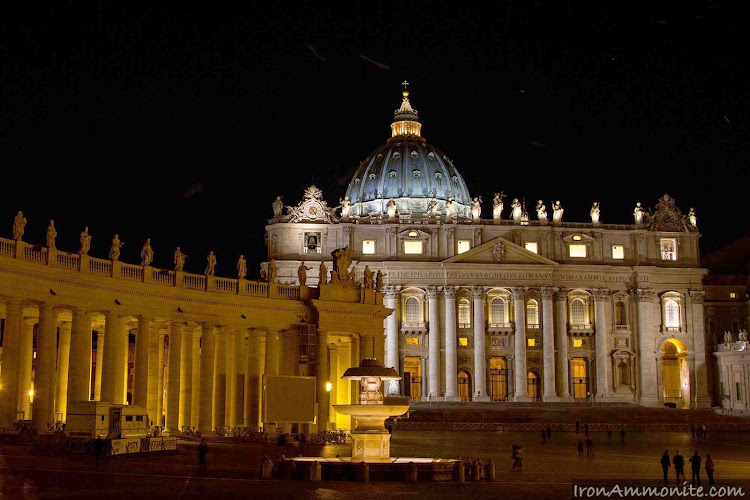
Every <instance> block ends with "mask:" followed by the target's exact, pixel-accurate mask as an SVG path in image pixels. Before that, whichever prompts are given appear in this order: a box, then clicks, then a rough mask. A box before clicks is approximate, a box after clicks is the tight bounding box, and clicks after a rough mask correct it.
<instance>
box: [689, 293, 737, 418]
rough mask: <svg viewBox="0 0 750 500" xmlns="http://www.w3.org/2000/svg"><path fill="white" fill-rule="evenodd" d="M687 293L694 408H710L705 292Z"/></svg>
mask: <svg viewBox="0 0 750 500" xmlns="http://www.w3.org/2000/svg"><path fill="white" fill-rule="evenodd" d="M689 295H690V309H691V312H692V316H693V349H694V351H695V379H696V380H695V394H694V399H695V406H696V408H710V407H711V395H710V394H709V392H708V374H707V368H706V332H705V322H704V318H703V301H704V299H705V298H706V292H704V291H703V290H690V292H689ZM743 385H745V384H743Z"/></svg>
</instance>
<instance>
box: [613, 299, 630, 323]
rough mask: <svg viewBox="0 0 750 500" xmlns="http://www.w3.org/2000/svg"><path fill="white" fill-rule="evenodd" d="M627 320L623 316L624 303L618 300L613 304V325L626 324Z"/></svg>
mask: <svg viewBox="0 0 750 500" xmlns="http://www.w3.org/2000/svg"><path fill="white" fill-rule="evenodd" d="M627 324H628V321H627V318H626V317H625V303H624V302H618V303H616V304H615V325H617V326H624V325H627Z"/></svg>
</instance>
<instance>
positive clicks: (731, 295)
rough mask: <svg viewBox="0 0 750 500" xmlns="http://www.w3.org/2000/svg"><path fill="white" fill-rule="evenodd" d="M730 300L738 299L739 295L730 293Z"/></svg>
mask: <svg viewBox="0 0 750 500" xmlns="http://www.w3.org/2000/svg"><path fill="white" fill-rule="evenodd" d="M729 298H730V299H736V298H737V294H736V293H735V292H729Z"/></svg>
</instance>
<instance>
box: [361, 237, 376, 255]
mask: <svg viewBox="0 0 750 500" xmlns="http://www.w3.org/2000/svg"><path fill="white" fill-rule="evenodd" d="M362 253H363V254H364V255H375V240H362Z"/></svg>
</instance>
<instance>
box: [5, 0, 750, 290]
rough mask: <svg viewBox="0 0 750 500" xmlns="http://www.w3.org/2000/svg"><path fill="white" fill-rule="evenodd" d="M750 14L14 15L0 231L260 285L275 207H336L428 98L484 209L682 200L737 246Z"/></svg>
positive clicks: (224, 9) (610, 211)
mask: <svg viewBox="0 0 750 500" xmlns="http://www.w3.org/2000/svg"><path fill="white" fill-rule="evenodd" d="M741 3H743V2H715V1H710V0H709V1H700V2H699V1H673V2H587V1H576V2H572V1H560V2H547V1H544V2H542V1H528V0H523V1H514V2H483V3H477V2H460V3H459V2H434V3H432V2H418V1H414V2H405V1H401V2H395V3H390V2H367V4H366V7H362V6H357V5H355V4H354V3H351V4H345V5H346V6H345V7H340V8H339V7H336V6H334V3H332V2H295V3H293V4H292V3H284V2H268V3H253V2H247V1H238V2H234V3H232V2H215V1H214V2H205V3H199V2H190V1H188V2H176V1H175V2H165V1H151V2H147V3H144V4H143V5H137V6H136V3H131V2H119V5H115V3H114V2H113V3H109V2H98V1H97V2H94V1H91V2H83V1H66V2H41V3H40V2H4V3H2V6H0V155H1V156H0V161H1V162H2V163H1V164H2V172H3V173H2V180H1V181H0V190H1V191H0V192H1V193H2V196H0V221H4V222H0V234H2V235H3V236H5V237H8V236H9V235H10V233H11V224H12V218H13V215H14V213H15V211H16V210H19V209H21V210H24V213H25V214H26V215H27V217H28V219H29V225H28V226H27V238H26V239H27V241H32V242H42V240H43V234H44V231H45V228H46V226H47V223H48V220H49V219H50V218H54V219H55V221H56V225H57V226H58V230H59V233H60V236H59V238H58V247H61V248H63V249H69V250H71V251H73V250H76V249H77V240H78V233H79V232H80V231H81V229H82V227H83V226H84V225H85V224H88V225H89V226H90V230H91V232H92V234H93V235H94V239H93V250H92V253H93V254H94V255H98V256H102V257H103V256H105V255H106V253H107V249H108V246H109V241H110V240H111V238H112V234H113V233H115V232H118V233H119V234H120V238H121V239H122V240H123V241H125V242H126V245H125V247H124V248H123V260H125V261H130V262H137V261H138V257H137V255H138V254H139V252H140V247H141V245H142V243H143V241H144V239H145V238H146V237H147V236H150V237H151V239H152V244H153V246H154V249H155V251H156V260H155V264H156V265H157V266H168V265H171V263H170V258H171V253H172V251H173V249H174V247H175V246H176V245H178V244H179V245H181V246H182V248H183V250H185V251H186V252H187V253H188V255H189V256H190V257H189V258H188V263H187V264H188V265H187V267H188V270H191V271H197V272H200V271H202V269H203V267H204V264H205V255H206V254H207V252H208V250H209V249H214V250H215V251H216V252H217V255H218V258H219V266H218V271H219V274H223V275H231V274H232V272H233V264H234V261H235V259H236V257H237V255H238V254H239V253H244V254H245V255H246V256H247V257H248V258H249V260H250V265H249V267H250V269H251V275H253V276H255V275H257V269H258V263H259V262H260V261H261V260H263V258H264V256H265V246H264V241H263V240H264V227H263V226H264V224H265V221H266V220H267V218H268V217H270V215H271V208H270V203H271V201H272V200H273V198H274V196H275V195H277V194H282V195H283V196H284V197H285V201H286V202H287V203H288V204H292V203H296V202H297V201H298V200H299V199H300V197H301V195H302V191H303V189H304V188H305V187H307V186H308V185H309V184H310V183H311V182H312V181H314V182H315V183H316V184H317V185H319V186H320V187H322V188H323V190H324V195H325V197H326V199H327V200H328V202H329V204H331V205H335V204H337V203H336V202H337V201H338V199H339V197H340V196H343V194H344V191H345V189H346V184H347V183H348V181H349V177H350V176H351V174H353V172H354V169H355V168H356V166H357V165H358V163H359V162H360V161H361V160H363V159H364V158H365V157H366V156H367V155H369V154H370V152H371V151H372V150H374V149H375V148H376V147H377V146H379V145H381V144H383V143H384V142H385V140H386V139H387V138H388V136H389V134H390V129H389V124H390V122H391V120H392V116H393V115H392V113H393V110H394V109H395V108H396V107H398V105H399V102H400V94H399V92H400V90H401V87H400V85H399V84H400V82H401V81H402V80H404V79H407V80H409V81H410V82H411V86H410V90H411V92H412V94H411V96H412V104H413V105H414V107H415V108H417V109H418V110H419V112H420V118H421V121H422V123H423V135H424V136H425V137H426V138H427V140H428V141H429V142H430V143H431V144H433V145H435V146H437V147H438V148H440V149H442V150H443V151H445V152H446V154H447V155H448V156H449V157H450V158H451V159H452V160H453V161H454V163H455V165H456V166H457V168H458V169H459V170H460V171H461V173H462V174H463V176H464V178H465V179H466V181H467V182H468V184H469V189H470V191H471V192H472V194H473V195H475V194H481V195H482V196H483V198H484V200H485V201H487V202H488V201H489V200H490V198H491V196H492V193H493V192H495V191H500V190H504V191H505V193H506V194H508V195H510V196H511V197H519V198H520V197H524V196H525V197H526V199H527V201H528V203H529V205H533V203H534V201H535V200H537V199H539V198H542V199H544V200H545V201H546V202H547V204H548V208H549V202H550V200H552V199H558V198H559V199H561V200H562V202H563V205H564V206H565V207H566V212H565V218H566V220H568V221H573V220H575V221H586V220H589V217H588V210H589V207H590V206H591V203H592V202H593V201H599V202H601V205H602V220H603V222H605V223H606V222H631V221H632V215H631V214H632V210H633V206H634V205H635V202H636V201H641V202H642V203H643V204H644V205H645V206H653V205H655V203H656V201H657V199H658V197H659V196H661V195H662V194H663V193H665V192H668V193H669V194H671V195H672V196H673V197H675V198H676V200H677V203H678V205H679V206H680V207H681V208H682V209H683V211H685V212H687V210H688V208H689V207H690V206H694V207H695V209H696V212H697V214H698V217H699V226H700V228H701V231H702V232H703V234H704V237H703V239H702V241H701V245H702V247H703V250H704V251H705V250H708V249H713V248H717V247H719V246H721V245H723V244H725V243H728V242H729V241H732V240H733V239H735V238H736V237H738V236H740V235H742V234H743V233H745V232H746V231H747V229H748V225H747V222H746V220H747V216H748V203H747V199H748V197H747V192H748V173H747V171H748V166H749V165H750V125H749V121H750V103H749V98H750V43H748V35H747V32H748V29H747V20H748V19H749V18H750V17H749V16H748V14H749V13H750V12H749V10H748V8H747V7H744V8H743V7H729V5H733V4H741ZM11 4H12V5H11ZM655 4H658V5H655ZM740 9H742V10H740ZM308 44H309V46H308ZM310 46H311V47H313V49H314V51H315V52H317V54H318V55H316V54H315V53H314V52H313V50H311V48H310ZM361 54H364V55H365V56H366V57H368V58H369V59H372V60H373V61H377V62H380V63H383V64H385V65H387V66H388V67H389V68H390V69H383V68H381V67H379V66H377V65H375V64H373V63H371V62H368V61H366V60H364V59H363V58H361V57H360V55H361ZM321 58H322V59H325V60H324V61H323V60H321ZM13 174H17V175H15V176H14V175H13ZM488 212H489V207H488V205H487V204H486V205H485V213H488Z"/></svg>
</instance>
